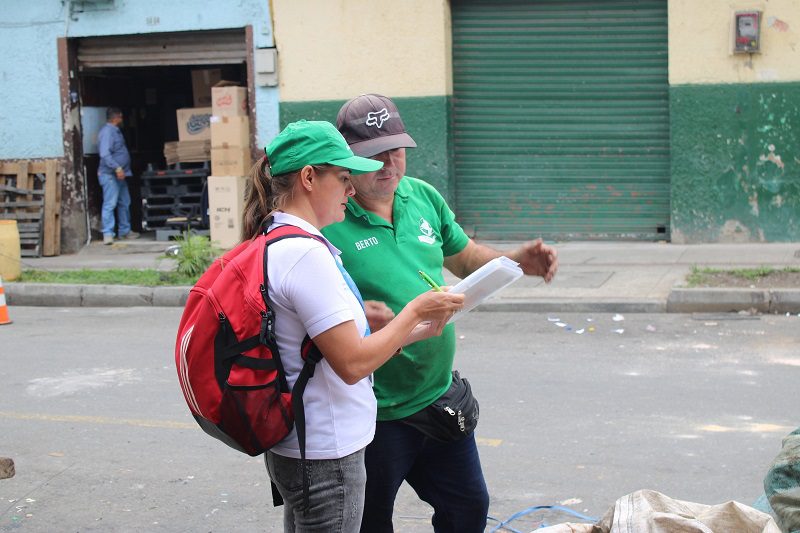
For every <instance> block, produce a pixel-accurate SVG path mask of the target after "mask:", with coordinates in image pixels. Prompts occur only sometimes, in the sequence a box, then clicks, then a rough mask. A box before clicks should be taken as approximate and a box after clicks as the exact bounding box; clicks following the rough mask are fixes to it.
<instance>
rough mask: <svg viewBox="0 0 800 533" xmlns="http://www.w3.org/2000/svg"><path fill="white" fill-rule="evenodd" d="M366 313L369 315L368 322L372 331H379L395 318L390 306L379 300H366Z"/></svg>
mask: <svg viewBox="0 0 800 533" xmlns="http://www.w3.org/2000/svg"><path fill="white" fill-rule="evenodd" d="M364 314H366V315H367V323H368V324H369V329H370V331H373V332H375V331H378V330H379V329H381V328H382V327H383V326H385V325H386V324H388V323H389V322H391V321H392V319H393V318H394V311H392V310H391V309H389V306H388V305H386V304H385V303H383V302H379V301H377V300H365V301H364Z"/></svg>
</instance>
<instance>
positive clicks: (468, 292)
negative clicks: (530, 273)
mask: <svg viewBox="0 0 800 533" xmlns="http://www.w3.org/2000/svg"><path fill="white" fill-rule="evenodd" d="M521 276H522V269H521V268H520V267H519V263H517V262H516V261H512V260H511V259H509V258H508V257H506V256H502V257H497V258H495V259H492V260H491V261H489V262H488V263H486V264H485V265H483V266H482V267H480V268H479V269H478V270H476V271H475V272H473V273H472V274H470V275H469V276H467V277H466V278H464V279H462V280H461V281H459V282H458V283H457V284H455V285H454V286H453V287H452V288H451V289H450V292H453V293H458V294H463V295H464V307H463V308H462V309H461V311H459V312H457V313H456V314H454V315H453V317H452V318H451V319H450V320H449V321H448V322H453V321H455V320H458V319H459V317H461V316H462V315H464V314H466V313H468V312H469V311H471V310H472V309H474V308H475V307H477V306H478V305H480V304H482V303H483V302H485V301H486V300H488V299H489V298H491V297H492V296H494V295H495V294H496V293H498V292H500V291H501V290H503V289H505V288H506V287H508V286H509V285H511V284H512V283H514V282H515V281H516V280H517V279H519V278H520V277H521Z"/></svg>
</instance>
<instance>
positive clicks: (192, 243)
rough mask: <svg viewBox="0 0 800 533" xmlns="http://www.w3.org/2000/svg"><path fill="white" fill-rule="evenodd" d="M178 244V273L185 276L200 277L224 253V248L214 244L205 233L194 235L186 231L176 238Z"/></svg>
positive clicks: (176, 255)
mask: <svg viewBox="0 0 800 533" xmlns="http://www.w3.org/2000/svg"><path fill="white" fill-rule="evenodd" d="M175 244H176V245H177V246H178V249H177V253H176V254H175V260H176V261H177V262H178V269H177V270H178V273H179V274H181V275H183V276H188V277H194V278H199V277H200V275H201V274H202V273H203V272H205V271H206V270H207V269H208V267H210V266H211V263H212V262H213V261H214V259H216V258H217V257H219V256H220V255H222V249H221V248H218V247H217V246H215V245H214V243H213V242H211V241H210V240H209V238H208V237H206V236H204V235H192V234H191V233H189V232H188V231H184V232H183V235H181V237H180V238H179V239H176V240H175Z"/></svg>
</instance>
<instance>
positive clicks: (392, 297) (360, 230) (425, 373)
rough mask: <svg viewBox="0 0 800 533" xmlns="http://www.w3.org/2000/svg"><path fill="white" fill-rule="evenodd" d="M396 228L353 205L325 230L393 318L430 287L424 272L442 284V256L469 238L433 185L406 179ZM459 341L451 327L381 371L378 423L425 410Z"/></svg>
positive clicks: (368, 293)
mask: <svg viewBox="0 0 800 533" xmlns="http://www.w3.org/2000/svg"><path fill="white" fill-rule="evenodd" d="M392 218H393V219H394V224H390V223H389V222H388V221H386V220H384V219H383V218H381V217H379V216H378V215H376V214H374V213H372V212H369V211H366V210H365V209H363V208H362V207H361V206H360V205H358V204H357V203H356V202H355V201H353V200H350V201H349V202H348V203H347V211H346V213H345V219H344V221H343V222H339V223H337V224H331V225H330V226H328V227H326V228H325V229H324V230H323V234H324V235H325V237H327V238H328V240H330V241H331V242H332V243H333V244H334V246H336V247H337V248H339V249H340V250H341V251H342V255H341V257H342V261H343V262H344V266H345V268H347V271H348V272H349V273H350V275H351V276H352V277H353V279H354V280H355V282H356V285H358V289H359V291H360V292H361V295H362V296H363V297H364V299H365V300H381V301H383V302H386V305H388V306H389V307H390V308H391V309H392V310H393V311H394V312H395V313H398V312H400V310H401V309H403V306H405V304H407V303H408V302H409V301H411V300H413V299H414V298H415V297H416V296H418V295H419V294H421V293H423V292H425V291H427V290H430V287H429V286H428V285H427V284H426V283H425V282H424V281H423V280H422V279H421V278H420V277H419V273H418V271H419V270H422V271H424V272H426V273H427V274H428V275H430V277H431V278H433V279H434V281H436V282H437V283H439V284H442V283H444V278H443V276H442V266H443V264H444V257H445V256H450V255H454V254H457V253H458V252H460V251H461V250H463V249H464V247H465V246H466V245H467V243H468V242H469V237H467V235H466V234H465V233H464V230H462V229H461V226H459V225H458V223H457V222H456V221H455V215H454V214H453V212H452V211H451V210H450V208H449V207H448V206H447V203H445V201H444V198H442V195H441V194H439V192H438V191H437V190H436V189H435V188H433V187H432V186H431V185H429V184H428V183H426V182H424V181H422V180H419V179H416V178H411V177H408V176H405V177H404V178H403V179H402V180H400V183H399V185H398V187H397V190H396V191H395V194H394V205H393V207H392ZM455 348H456V339H455V330H454V326H453V325H452V324H450V325H448V326H445V328H444V332H443V333H442V335H441V336H439V337H433V338H431V339H426V340H424V341H420V342H417V343H414V344H412V345H409V346H406V347H405V348H403V351H402V353H401V354H400V355H396V356H394V357H392V358H391V359H390V360H389V361H388V362H387V363H386V364H384V365H383V366H382V367H381V368H379V369H378V370H377V371H376V372H375V385H374V389H375V396H376V397H377V399H378V420H397V419H398V418H403V417H406V416H408V415H411V414H413V413H416V412H417V411H419V410H420V409H423V408H425V407H427V406H428V405H430V404H431V403H432V402H433V401H434V400H435V399H437V398H438V397H439V396H441V395H442V393H444V391H445V390H447V388H448V387H449V386H450V379H451V378H450V371H451V369H452V367H453V358H454V357H455Z"/></svg>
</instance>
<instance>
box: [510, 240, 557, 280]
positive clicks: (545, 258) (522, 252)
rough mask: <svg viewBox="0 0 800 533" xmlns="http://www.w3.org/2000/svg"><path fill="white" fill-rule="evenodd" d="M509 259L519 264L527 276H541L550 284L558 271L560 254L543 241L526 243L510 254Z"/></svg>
mask: <svg viewBox="0 0 800 533" xmlns="http://www.w3.org/2000/svg"><path fill="white" fill-rule="evenodd" d="M509 258H511V259H514V260H515V261H516V262H517V263H519V267H520V268H521V269H522V271H523V272H524V273H525V274H527V275H528V276H541V277H543V278H544V281H545V282H546V283H550V282H551V281H552V280H553V277H554V276H555V275H556V272H557V271H558V252H557V251H556V249H555V248H553V247H552V246H548V245H547V244H545V243H543V242H542V239H536V240H535V241H528V242H526V243H525V244H523V245H522V246H520V247H519V248H517V249H516V250H514V252H513V253H512V254H509Z"/></svg>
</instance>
